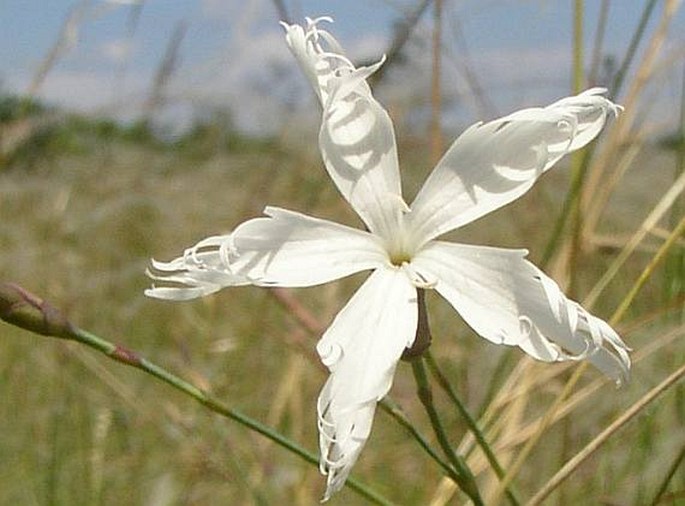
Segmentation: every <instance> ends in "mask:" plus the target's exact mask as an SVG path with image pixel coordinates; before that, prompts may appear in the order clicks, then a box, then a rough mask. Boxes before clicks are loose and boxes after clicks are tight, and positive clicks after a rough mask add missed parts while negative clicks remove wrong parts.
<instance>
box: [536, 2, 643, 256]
mask: <svg viewBox="0 0 685 506" xmlns="http://www.w3.org/2000/svg"><path fill="white" fill-rule="evenodd" d="M655 5H656V0H648V1H647V3H646V4H645V8H644V10H643V11H642V16H641V17H640V21H639V23H638V26H637V28H636V29H635V32H634V33H633V37H632V39H631V41H630V45H629V47H628V50H627V51H626V55H625V56H624V58H623V61H622V62H621V67H620V69H619V70H618V72H617V73H616V76H615V78H614V80H613V82H612V85H611V86H610V88H609V97H610V98H615V97H616V96H617V95H618V94H619V92H620V90H621V87H622V86H623V83H624V81H625V76H626V74H627V70H628V68H629V67H630V64H631V63H632V62H633V60H634V59H635V55H636V54H637V47H638V45H639V43H640V41H641V40H642V37H643V36H644V32H645V27H646V26H647V22H648V21H649V19H650V17H651V15H652V11H653V10H654V6H655ZM594 150H595V144H591V145H589V146H587V147H586V148H585V152H584V156H583V160H582V162H583V163H582V165H581V169H579V171H578V173H577V174H574V177H573V180H572V182H571V188H570V189H569V192H568V193H567V194H566V199H565V200H564V203H563V204H562V207H561V212H560V213H559V216H558V218H557V220H556V222H555V223H554V227H553V228H552V234H551V236H550V238H549V240H548V241H547V246H545V250H544V252H543V254H542V260H541V262H540V266H541V267H542V268H543V269H544V268H545V267H546V266H547V264H549V262H550V260H551V259H552V256H553V255H554V253H555V252H556V251H557V248H558V247H559V242H560V240H561V237H562V234H563V232H564V229H565V228H566V224H567V221H568V219H569V218H570V217H571V210H572V209H573V207H574V206H575V202H576V200H577V199H578V198H579V196H580V190H581V188H582V183H583V181H584V179H585V177H584V176H585V174H586V172H587V169H588V167H589V164H590V161H591V160H592V154H593V153H594Z"/></svg>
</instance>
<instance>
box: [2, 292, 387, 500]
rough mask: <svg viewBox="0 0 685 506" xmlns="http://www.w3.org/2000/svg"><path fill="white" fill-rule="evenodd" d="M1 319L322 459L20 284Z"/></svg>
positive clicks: (6, 298) (359, 487)
mask: <svg viewBox="0 0 685 506" xmlns="http://www.w3.org/2000/svg"><path fill="white" fill-rule="evenodd" d="M0 318H1V319H2V320H5V321H6V322H7V323H10V324H11V325H15V326H18V327H20V328H23V329H25V330H29V331H31V332H35V333H38V334H41V335H45V336H51V337H57V338H60V339H66V340H70V341H76V342H78V343H81V344H85V345H86V346H88V347H90V348H92V349H94V350H97V351H99V352H100V353H103V354H104V355H106V356H107V357H108V358H110V359H112V360H115V361H116V362H120V363H122V364H125V365H128V366H131V367H135V368H136V369H139V370H141V371H143V372H145V373H147V374H149V375H151V376H154V377H155V378H157V379H159V380H161V381H163V382H164V383H166V384H168V385H170V386H171V387H173V388H174V389H176V390H178V391H179V392H181V393H183V394H185V395H187V396H189V397H192V398H193V399H194V400H196V401H197V402H199V403H200V404H202V405H203V406H205V407H206V408H208V409H209V410H210V411H213V412H214V413H217V414H219V415H221V416H223V417H225V418H229V419H231V420H233V421H235V422H238V423H239V424H241V425H243V426H245V427H247V428H248V429H250V430H253V431H255V432H258V433H259V434H261V435H263V436H265V437H266V438H267V439H270V440H271V441H273V442H274V443H276V444H278V445H280V446H282V447H283V448H285V449H287V450H289V451H291V452H292V453H294V454H295V455H297V456H299V457H300V458H302V459H303V460H305V461H307V462H309V463H310V464H313V465H315V466H318V464H319V459H318V457H317V456H316V455H315V454H313V453H311V452H309V451H307V450H306V449H304V448H302V447H301V446H300V445H298V444H297V443H296V442H294V441H292V440H291V439H289V438H287V437H285V436H284V435H282V434H280V433H278V432H276V431H275V430H273V429H272V428H271V427H268V426H267V425H264V424H262V423H260V422H258V421H257V420H254V419H252V418H250V417H249V416H247V415H245V414H243V413H241V412H240V411H237V410H235V409H233V408H231V407H229V406H228V405H227V404H225V403H223V402H221V401H220V400H218V399H216V398H214V397H213V396H211V395H210V394H209V393H208V392H205V391H204V390H202V389H200V388H198V387H196V386H195V385H193V384H192V383H189V382H188V381H186V380H184V379H182V378H180V377H178V376H176V375H175V374H173V373H171V372H169V371H167V370H166V369H164V368H163V367H161V366H159V365H157V364H155V363H154V362H151V361H150V360H148V359H146V358H144V357H142V356H141V355H139V354H138V353H136V352H135V351H132V350H130V349H128V348H125V347H123V346H121V345H118V344H115V343H112V342H110V341H108V340H106V339H103V338H102V337H100V336H97V335H95V334H93V333H91V332H88V331H87V330H84V329H81V328H79V327H77V326H76V325H74V324H73V323H71V322H70V321H69V320H67V319H66V317H65V316H64V314H63V313H61V311H59V310H58V309H57V308H55V307H54V306H52V305H51V304H49V303H48V302H46V301H44V300H43V299H40V298H39V297H37V296H36V295H34V294H32V293H30V292H28V291H27V290H25V289H23V288H22V287H20V286H19V285H16V284H14V283H0ZM346 486H349V487H350V488H351V489H352V490H354V491H355V492H357V493H358V494H359V495H361V496H362V497H364V498H366V499H367V500H369V501H370V502H372V503H373V504H381V505H391V504H392V502H390V501H389V500H388V499H386V498H385V497H383V496H381V495H380V494H378V493H377V492H375V491H374V490H371V489H370V488H369V487H367V486H366V485H363V484H361V483H359V482H358V481H356V480H355V479H353V478H348V480H347V482H346Z"/></svg>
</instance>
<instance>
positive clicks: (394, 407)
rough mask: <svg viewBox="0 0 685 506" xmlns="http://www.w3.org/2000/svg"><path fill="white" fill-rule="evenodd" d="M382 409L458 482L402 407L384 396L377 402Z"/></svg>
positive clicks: (451, 469)
mask: <svg viewBox="0 0 685 506" xmlns="http://www.w3.org/2000/svg"><path fill="white" fill-rule="evenodd" d="M378 404H379V405H380V407H381V409H382V410H383V411H385V412H386V413H387V414H388V415H390V416H391V417H392V418H394V419H395V421H396V422H397V423H399V424H400V425H401V426H402V427H403V428H404V429H405V430H407V432H409V433H410V434H411V436H412V437H413V438H414V439H416V441H417V443H419V446H420V447H421V448H422V449H423V450H424V451H425V452H426V453H427V454H428V455H429V456H430V457H431V458H432V459H433V460H434V461H435V462H437V464H438V465H439V466H440V467H441V468H442V470H443V471H445V473H447V475H448V476H449V477H450V478H452V480H453V481H454V482H455V483H458V482H459V477H458V476H457V474H456V473H455V471H454V469H453V468H452V467H451V466H450V465H449V464H448V463H447V462H445V461H444V460H443V459H442V458H441V457H440V455H438V453H437V452H436V451H435V450H433V448H432V447H431V446H430V443H429V442H428V440H427V439H426V438H425V437H423V435H422V434H421V433H420V432H419V431H418V429H417V428H416V427H414V426H413V425H412V423H411V422H410V421H409V419H408V418H407V416H406V415H405V414H404V412H403V411H402V408H400V406H399V405H398V404H397V403H396V402H395V401H393V400H392V399H391V398H390V397H385V398H384V399H383V400H382V401H381V402H379V403H378Z"/></svg>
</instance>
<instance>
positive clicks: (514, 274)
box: [412, 241, 630, 383]
mask: <svg viewBox="0 0 685 506" xmlns="http://www.w3.org/2000/svg"><path fill="white" fill-rule="evenodd" d="M526 254H527V252H526V251H525V250H506V249H499V248H486V247H479V246H467V245H462V244H452V243H446V242H441V241H433V242H431V243H429V244H428V245H427V246H426V247H424V249H423V250H421V252H420V253H419V254H418V255H417V256H416V257H415V258H414V260H413V261H412V265H413V266H414V268H415V269H416V270H417V271H418V272H419V273H421V274H422V275H424V276H425V277H427V278H437V279H438V282H437V285H436V287H435V289H436V290H437V291H438V292H439V293H440V294H441V295H442V296H443V297H445V299H447V301H448V302H449V303H450V304H451V305H452V306H453V307H454V308H455V309H456V310H457V311H458V312H459V314H460V315H461V316H462V318H463V319H464V320H465V321H466V323H468V324H469V325H470V326H471V328H473V329H474V330H475V331H476V332H477V333H478V334H480V335H481V336H482V337H484V338H486V339H488V340H490V341H492V342H494V343H497V344H506V345H511V346H513V345H515V346H519V347H520V348H522V349H523V350H524V351H525V352H526V353H528V354H529V355H531V356H532V357H534V358H536V359H538V360H544V361H561V360H579V359H583V358H587V359H588V360H590V361H591V362H592V363H593V364H594V365H595V366H597V367H598V368H599V369H600V370H601V371H602V372H604V373H605V374H607V375H608V376H610V377H611V378H612V379H614V380H615V381H616V382H618V383H620V382H622V381H623V380H625V379H626V378H627V377H628V370H629V368H630V358H629V357H628V353H627V351H628V348H627V347H626V345H625V344H624V343H623V341H622V340H621V338H620V337H619V336H618V335H617V334H616V332H615V331H614V330H613V329H612V328H611V327H610V326H609V325H608V324H607V323H606V322H604V321H602V320H600V319H599V318H597V317H595V316H593V315H591V314H590V313H588V312H587V311H586V310H585V309H584V308H583V307H582V306H580V304H578V303H577V302H574V301H572V300H569V299H567V298H566V296H565V295H564V294H563V293H562V292H561V290H560V289H559V287H558V285H557V284H556V283H555V282H554V281H553V280H552V279H551V278H549V277H547V276H546V275H545V274H544V273H543V272H542V271H540V270H539V269H538V268H537V267H535V266H534V265H533V264H531V263H530V262H528V261H527V260H525V258H524V257H525V255H526Z"/></svg>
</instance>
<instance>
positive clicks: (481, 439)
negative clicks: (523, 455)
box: [425, 351, 521, 506]
mask: <svg viewBox="0 0 685 506" xmlns="http://www.w3.org/2000/svg"><path fill="white" fill-rule="evenodd" d="M425 358H426V363H427V364H428V368H429V369H430V372H431V374H433V376H434V377H435V379H436V380H437V382H438V385H440V386H441V387H442V389H443V390H444V391H445V393H446V394H447V396H448V397H449V398H450V400H451V401H452V402H453V403H454V405H455V406H456V408H457V410H458V411H459V414H460V415H461V416H462V418H464V421H465V422H466V425H467V426H468V428H469V430H470V431H471V432H472V433H473V436H474V437H475V438H476V441H477V442H478V444H479V445H480V447H481V449H482V450H483V453H484V454H485V456H486V457H487V459H488V462H490V465H491V466H492V469H493V471H495V474H496V475H497V477H498V478H499V479H500V480H503V479H504V470H503V469H502V466H501V465H500V463H499V461H498V460H497V457H496V456H495V453H494V452H493V451H492V448H491V447H490V445H489V444H488V442H487V441H486V440H485V435H484V434H483V432H482V431H481V430H480V427H478V422H476V420H475V419H474V418H473V417H472V416H471V413H469V411H468V410H467V409H466V406H464V404H463V403H462V402H461V399H459V396H457V394H456V392H455V391H454V389H453V388H452V385H450V383H449V380H448V379H447V378H446V377H445V375H444V374H443V373H442V371H441V370H440V368H439V367H438V364H437V362H436V361H435V358H433V355H432V354H431V353H430V351H429V352H427V353H426V355H425ZM504 493H505V494H506V496H507V498H508V499H509V502H510V503H511V504H512V505H514V506H517V505H519V504H521V501H520V500H519V499H518V497H517V496H516V493H515V492H514V490H513V486H512V484H511V483H509V484H507V485H506V486H505V489H504Z"/></svg>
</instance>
